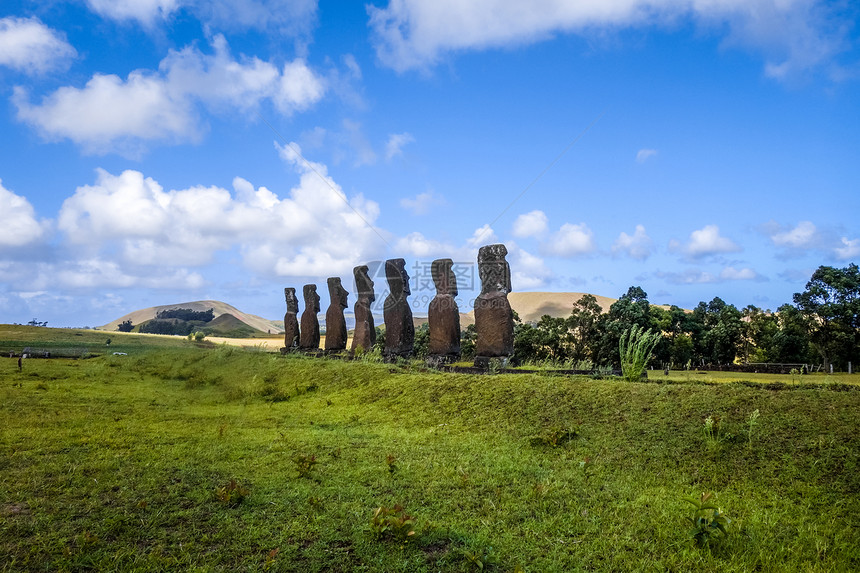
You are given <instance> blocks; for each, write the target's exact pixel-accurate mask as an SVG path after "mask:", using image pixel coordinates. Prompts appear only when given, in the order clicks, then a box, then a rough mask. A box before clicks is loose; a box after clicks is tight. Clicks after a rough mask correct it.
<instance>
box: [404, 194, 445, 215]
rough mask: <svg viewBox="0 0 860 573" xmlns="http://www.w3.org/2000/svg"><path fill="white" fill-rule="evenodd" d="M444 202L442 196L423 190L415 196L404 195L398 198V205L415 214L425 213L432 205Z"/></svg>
mask: <svg viewBox="0 0 860 573" xmlns="http://www.w3.org/2000/svg"><path fill="white" fill-rule="evenodd" d="M444 204H445V199H444V197H442V196H440V195H437V194H436V193H435V192H433V191H425V192H424V193H419V194H418V195H416V196H415V197H404V198H403V199H401V200H400V206H401V207H403V208H404V209H406V210H407V211H411V212H412V213H413V214H415V215H426V214H427V213H429V212H430V210H431V209H432V208H433V207H435V206H437V205H444Z"/></svg>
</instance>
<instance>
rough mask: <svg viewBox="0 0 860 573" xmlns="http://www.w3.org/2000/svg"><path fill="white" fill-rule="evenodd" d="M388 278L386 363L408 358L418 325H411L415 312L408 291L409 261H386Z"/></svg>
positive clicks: (383, 309)
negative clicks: (413, 312)
mask: <svg viewBox="0 0 860 573" xmlns="http://www.w3.org/2000/svg"><path fill="white" fill-rule="evenodd" d="M385 278H386V279H387V280H388V290H389V295H388V296H387V297H386V299H385V303H384V305H383V308H382V315H383V317H384V319H385V350H384V351H383V355H384V357H385V359H386V360H388V361H393V360H395V359H397V358H409V356H411V355H412V346H413V344H414V343H415V325H414V324H413V323H412V309H411V308H409V301H408V300H406V297H407V296H409V295H410V294H411V292H410V291H409V275H408V274H406V261H404V260H403V259H388V260H387V261H385Z"/></svg>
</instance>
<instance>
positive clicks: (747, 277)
mask: <svg viewBox="0 0 860 573" xmlns="http://www.w3.org/2000/svg"><path fill="white" fill-rule="evenodd" d="M720 279H722V280H726V281H751V280H759V279H761V277H760V276H759V274H758V273H757V272H755V271H754V270H752V269H751V268H749V267H744V268H742V269H736V268H734V267H726V268H724V269H723V270H722V271H720Z"/></svg>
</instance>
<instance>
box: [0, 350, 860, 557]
mask: <svg viewBox="0 0 860 573" xmlns="http://www.w3.org/2000/svg"><path fill="white" fill-rule="evenodd" d="M649 374H650V372H649ZM661 374H662V373H661ZM747 381H749V377H747ZM675 382H676V383H673V384H655V383H626V382H622V381H619V380H591V379H588V378H567V377H550V376H539V375H499V376H470V375H456V374H436V373H428V372H426V371H422V370H418V369H412V368H410V367H408V366H407V367H395V366H390V365H384V364H374V363H363V362H345V361H339V360H325V359H309V358H303V357H298V356H291V357H282V356H280V355H272V354H266V353H263V352H251V351H242V350H239V349H235V348H230V347H218V348H214V349H205V348H196V347H193V346H192V345H186V347H184V348H161V349H157V351H150V352H141V353H138V354H136V355H129V356H112V355H106V356H102V357H98V358H93V359H90V360H77V361H75V360H31V361H25V364H24V370H23V372H18V370H17V361H15V360H10V359H8V358H6V359H2V358H0V571H57V570H61V571H62V570H68V571H80V570H94V571H159V570H199V571H264V570H269V571H302V572H304V571H344V572H346V571H478V570H481V569H483V570H489V571H514V570H517V568H518V567H519V568H521V569H522V570H525V571H540V572H545V571H576V570H595V571H667V570H668V571H691V570H704V571H713V570H721V571H756V570H760V571H775V570H781V571H852V570H858V569H860V532H858V529H857V525H856V512H857V502H858V495H860V467H858V458H860V437H858V436H860V389H854V387H853V386H849V385H845V384H844V383H843V384H839V385H827V384H821V385H819V386H815V387H812V386H807V385H803V386H795V387H785V388H783V389H780V390H775V389H769V388H770V387H769V386H760V385H755V384H751V385H749V384H744V383H732V382H726V383H722V384H710V383H706V384H702V383H693V382H695V381H693V380H691V381H690V383H687V381H686V380H676V381H675ZM756 409H758V410H759V411H760V417H759V418H758V423H757V425H756V426H755V428H754V430H753V433H752V436H750V435H749V434H748V425H747V423H746V421H747V419H748V417H749V415H750V414H751V413H752V412H753V411H754V410H756ZM708 416H711V417H712V419H714V420H717V425H718V431H719V433H718V434H717V436H716V437H715V438H712V439H709V438H708V437H707V436H706V435H705V433H704V431H703V424H704V420H705V419H706V418H707V417H708ZM553 436H556V437H557V436H563V437H564V439H552V437H553ZM311 458H312V459H313V462H314V463H308V460H310V459H311ZM231 484H234V485H232V486H231ZM229 492H234V495H231V494H230V493H229ZM242 492H244V493H242ZM702 492H714V494H715V497H716V500H717V503H718V505H719V506H720V507H721V509H722V510H723V511H724V512H725V514H726V515H727V516H728V517H729V518H730V519H731V523H730V525H729V528H728V532H729V535H728V536H727V537H726V538H725V539H724V540H722V541H720V542H719V543H715V544H712V545H711V546H703V547H699V546H697V545H696V544H695V543H694V542H693V540H692V539H691V538H690V536H689V534H688V529H689V527H688V524H687V523H686V522H685V517H689V516H692V515H693V512H692V509H693V508H692V506H691V505H690V504H689V503H688V502H685V501H684V500H683V498H684V497H690V496H692V497H694V498H696V499H698V498H699V497H700V496H701V494H702ZM240 493H242V495H240ZM398 504H399V505H402V506H403V508H404V509H405V512H406V513H407V514H408V515H410V516H413V517H414V518H415V520H416V523H415V526H414V527H415V531H416V534H415V535H414V536H410V537H409V541H408V543H403V542H402V541H401V540H400V539H399V538H398V537H397V536H386V535H383V534H380V533H379V531H375V530H374V528H372V527H371V520H372V518H373V516H374V512H375V510H376V509H377V508H378V507H386V508H389V509H392V510H393V508H394V506H395V505H398ZM392 514H393V512H392ZM397 515H400V514H397Z"/></svg>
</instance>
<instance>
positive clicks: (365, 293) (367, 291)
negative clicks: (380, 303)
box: [352, 265, 376, 302]
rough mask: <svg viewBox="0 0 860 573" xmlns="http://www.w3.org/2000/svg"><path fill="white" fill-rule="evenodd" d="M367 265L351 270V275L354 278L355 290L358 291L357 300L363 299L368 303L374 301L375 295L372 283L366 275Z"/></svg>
mask: <svg viewBox="0 0 860 573" xmlns="http://www.w3.org/2000/svg"><path fill="white" fill-rule="evenodd" d="M368 270H369V269H368V267H367V265H360V266H357V267H355V268H354V269H352V274H353V276H355V288H356V290H357V291H358V298H363V299H365V300H367V301H368V302H373V301H375V300H376V295H375V294H374V292H373V281H372V280H371V279H370V275H368Z"/></svg>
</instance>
